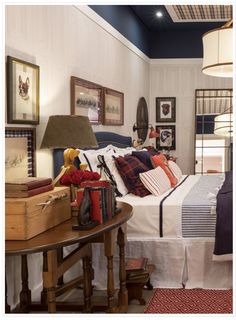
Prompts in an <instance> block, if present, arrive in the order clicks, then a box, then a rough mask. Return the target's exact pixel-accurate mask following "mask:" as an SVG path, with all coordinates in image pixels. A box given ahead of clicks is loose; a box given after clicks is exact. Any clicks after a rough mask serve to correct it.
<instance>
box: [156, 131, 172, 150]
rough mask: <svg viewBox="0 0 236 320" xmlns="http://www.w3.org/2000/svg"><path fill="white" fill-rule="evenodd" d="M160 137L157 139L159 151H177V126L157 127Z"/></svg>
mask: <svg viewBox="0 0 236 320" xmlns="http://www.w3.org/2000/svg"><path fill="white" fill-rule="evenodd" d="M156 131H157V132H160V136H159V137H158V138H157V139H156V148H157V149H158V150H175V126H172V125H170V126H162V125H160V126H156Z"/></svg>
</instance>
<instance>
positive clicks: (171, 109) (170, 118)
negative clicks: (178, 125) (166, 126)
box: [156, 97, 176, 122]
mask: <svg viewBox="0 0 236 320" xmlns="http://www.w3.org/2000/svg"><path fill="white" fill-rule="evenodd" d="M175 101H176V98H166V97H164V98H156V122H175V120H176V110H175Z"/></svg>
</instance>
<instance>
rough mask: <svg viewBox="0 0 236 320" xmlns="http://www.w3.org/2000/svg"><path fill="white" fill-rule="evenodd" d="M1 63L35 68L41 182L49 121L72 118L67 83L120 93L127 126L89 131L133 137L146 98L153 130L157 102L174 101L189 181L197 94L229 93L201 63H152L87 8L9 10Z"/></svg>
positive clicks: (227, 83) (226, 83) (46, 172)
mask: <svg viewBox="0 0 236 320" xmlns="http://www.w3.org/2000/svg"><path fill="white" fill-rule="evenodd" d="M6 55H11V56H14V57H16V58H19V59H22V60H26V61H29V62H32V63H35V64H37V65H39V66H40V125H39V126H37V174H38V176H52V172H53V170H52V155H51V152H50V151H48V150H39V146H40V144H41V140H42V137H43V133H44V130H45V127H46V123H47V120H48V117H49V115H53V114H69V113H70V76H71V75H73V76H77V77H80V78H83V79H87V80H89V81H92V82H95V83H99V84H101V85H103V86H105V87H109V88H112V89H116V90H118V91H122V92H124V106H125V110H124V117H125V122H124V126H101V125H100V126H93V129H94V131H101V130H105V131H114V132H117V133H120V134H124V135H132V136H133V137H136V134H134V133H133V132H132V126H133V124H134V122H135V120H136V108H137V103H138V100H139V98H140V97H142V96H144V97H145V98H146V100H147V103H148V107H149V122H150V123H152V124H153V125H154V124H156V120H155V119H156V115H155V109H156V107H155V98H156V97H176V110H177V118H176V135H177V136H176V151H175V152H173V154H174V155H176V156H177V157H178V164H179V165H180V166H181V168H182V169H183V171H184V173H186V174H190V173H193V168H194V164H193V161H194V108H195V105H194V95H195V89H200V88H229V87H232V80H231V79H223V78H215V77H209V76H206V75H203V74H202V72H201V64H202V60H201V59H168V60H165V59H160V60H155V59H154V60H149V59H148V58H147V57H146V56H145V55H144V54H142V53H141V52H140V51H139V50H138V49H137V48H136V47H134V46H133V45H131V44H130V43H129V41H128V40H126V39H125V38H124V37H123V36H121V35H120V34H119V33H118V32H117V31H116V30H115V29H114V28H112V27H111V26H110V25H109V24H108V23H106V22H105V21H104V20H103V19H102V18H101V17H99V16H98V15H97V14H96V13H94V11H93V10H92V9H90V8H88V7H87V6H70V5H67V6H62V5H59V6H55V5H49V6H33V5H28V6H12V5H11V6H6ZM147 142H148V141H147ZM45 163H47V166H45Z"/></svg>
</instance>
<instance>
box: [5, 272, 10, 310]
mask: <svg viewBox="0 0 236 320" xmlns="http://www.w3.org/2000/svg"><path fill="white" fill-rule="evenodd" d="M10 312H11V308H10V306H9V304H8V303H7V277H6V273H5V313H10Z"/></svg>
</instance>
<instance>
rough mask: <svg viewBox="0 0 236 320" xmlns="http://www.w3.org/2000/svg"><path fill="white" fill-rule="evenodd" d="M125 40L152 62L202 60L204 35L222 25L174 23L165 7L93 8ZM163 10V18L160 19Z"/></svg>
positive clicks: (109, 6) (115, 6) (112, 6)
mask: <svg viewBox="0 0 236 320" xmlns="http://www.w3.org/2000/svg"><path fill="white" fill-rule="evenodd" d="M90 7H91V8H92V9H93V10H94V11H95V12H96V13H97V14H99V15H100V16H101V17H102V18H103V19H105V20H106V21H107V22H109V23H110V24H111V25H112V26H113V27H114V28H115V29H117V30H118V31H119V32H120V33H121V34H122V35H123V36H124V37H126V38H127V39H128V40H129V41H131V42H132V43H133V44H134V45H135V46H136V47H138V48H139V49H140V50H141V51H142V52H143V53H145V54H146V55H147V56H148V57H149V58H152V59H164V58H172V59H173V58H202V56H203V52H202V35H203V33H205V32H206V31H208V30H211V29H214V28H217V27H219V26H222V25H223V24H224V23H222V22H210V23H209V22H201V23H199V22H191V23H186V22H184V23H174V22H173V21H172V19H171V17H170V16H169V14H168V12H167V10H166V8H165V6H158V5H132V6H128V5H90ZM158 10H161V11H162V13H163V17H162V18H161V19H157V17H156V15H155V14H156V12H157V11H158Z"/></svg>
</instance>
